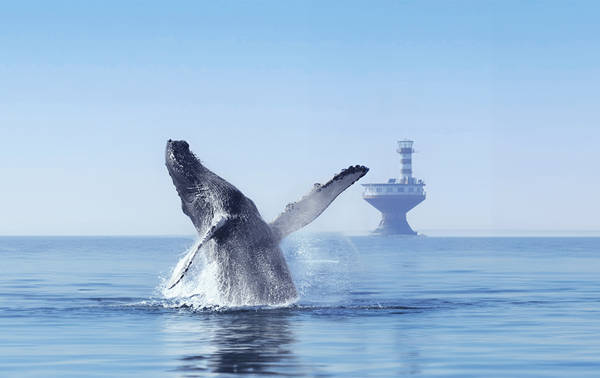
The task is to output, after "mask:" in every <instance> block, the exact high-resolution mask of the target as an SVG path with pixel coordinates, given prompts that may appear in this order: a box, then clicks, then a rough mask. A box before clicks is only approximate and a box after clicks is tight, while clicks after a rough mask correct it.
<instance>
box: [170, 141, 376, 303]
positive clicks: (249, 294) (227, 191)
mask: <svg viewBox="0 0 600 378" xmlns="http://www.w3.org/2000/svg"><path fill="white" fill-rule="evenodd" d="M165 161H166V166H167V170H168V171H169V175H170V176H171V178H172V180H173V184H174V185H175V189H176V190H177V193H178V194H179V197H180V198H181V206H182V210H183V212H184V213H185V214H186V215H187V216H188V217H189V218H190V219H191V221H192V223H193V224H194V227H195V228H196V231H197V232H198V235H199V238H200V239H199V242H198V244H197V248H195V249H192V250H190V251H189V252H188V253H187V255H186V256H184V257H183V258H182V259H181V260H180V261H179V262H178V264H177V266H176V267H175V269H174V271H173V273H172V276H171V279H170V280H169V281H168V283H167V288H168V290H170V289H173V288H174V287H175V286H177V285H181V284H182V282H183V281H185V280H186V273H188V271H189V269H190V267H191V266H192V264H193V262H194V259H195V258H196V257H197V255H198V253H202V254H204V258H205V261H207V262H209V263H213V264H214V265H215V266H216V267H217V272H216V277H217V279H216V280H217V285H218V291H219V295H220V297H221V301H222V302H223V303H227V304H228V305H265V304H268V305H275V304H283V303H289V302H291V301H293V300H295V299H296V298H297V293H296V288H295V286H294V283H293V281H292V277H291V274H290V270H289V268H288V266H287V264H286V261H285V258H284V257H283V253H282V252H281V249H280V247H279V243H280V241H281V240H282V239H283V238H284V237H285V236H287V235H289V234H290V233H292V232H294V231H296V230H298V229H300V228H302V227H304V226H305V225H307V224H309V223H310V222H312V221H313V220H314V219H316V218H317V217H318V216H319V215H320V214H321V213H322V212H323V211H324V210H325V209H326V208H327V207H328V206H329V204H331V202H332V201H333V200H334V199H335V198H336V197H337V196H338V195H339V194H340V193H341V192H343V191H344V190H345V189H346V188H348V187H349V186H350V185H352V184H353V183H355V182H356V181H357V180H358V179H360V178H361V177H363V176H364V175H365V174H366V173H367V172H368V170H369V169H368V168H367V167H364V166H361V165H355V166H350V167H348V168H346V169H344V170H342V171H341V172H340V173H338V174H337V175H335V176H334V177H333V178H332V179H331V180H330V181H328V182H327V183H325V184H323V185H321V184H315V185H314V187H313V189H312V190H311V191H310V192H309V193H308V194H306V195H305V196H304V197H302V198H301V199H300V200H299V201H297V202H294V203H290V204H288V205H287V206H286V208H285V210H284V211H283V212H282V213H281V214H280V215H279V216H278V217H277V218H276V219H275V220H274V221H272V222H271V223H267V222H265V221H264V220H263V218H262V217H261V215H260V213H259V211H258V209H257V208H256V205H255V204H254V202H252V200H251V199H249V198H248V197H246V196H245V195H244V194H242V192H241V191H240V190H238V189H237V188H236V187H235V186H233V185H232V184H230V183H229V182H227V181H226V180H224V179H223V178H221V177H219V176H218V175H217V174H215V173H213V172H212V171H210V170H209V169H208V168H206V167H205V166H204V165H203V164H202V163H201V162H200V160H199V159H198V158H197V157H196V156H195V155H194V154H193V153H192V152H191V151H190V148H189V145H188V143H187V142H186V141H183V140H181V141H173V140H170V139H169V141H168V142H167V148H166V156H165Z"/></svg>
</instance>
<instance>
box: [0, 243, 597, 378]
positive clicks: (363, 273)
mask: <svg viewBox="0 0 600 378" xmlns="http://www.w3.org/2000/svg"><path fill="white" fill-rule="evenodd" d="M193 242H194V240H193V239H191V238H174V237H162V238H150V237H1V238H0V259H1V260H0V376H7V377H27V376H40V377H42V376H43V377H48V376H60V377H69V376H70V377H81V376H119V377H124V376H141V377H153V376H158V377H160V376H165V377H193V376H211V375H215V376H216V375H219V376H221V375H225V376H227V375H237V374H252V375H275V374H277V375H286V376H337V375H348V376H423V377H433V376H444V377H447V376H455V377H527V376H530V377H539V376H547V377H552V376H553V377H586V376H588V377H598V376H600V238H576V237H571V238H508V237H502V238H483V237H478V238H464V237H460V238H458V237H457V238H442V237H409V238H406V237H376V236H344V235H341V234H302V235H293V236H292V237H290V238H289V239H286V240H285V241H284V243H283V245H282V247H283V250H284V253H285V255H286V258H287V261H288V264H289V266H290V268H291V270H292V272H293V275H294V280H295V283H296V286H297V288H298V290H299V292H300V297H299V299H298V301H297V302H296V303H294V304H292V305H289V306H286V307H273V308H271V307H246V308H202V307H198V306H194V305H193V304H187V302H186V300H180V301H176V300H173V299H165V298H163V297H162V295H161V287H162V285H163V283H164V280H165V279H168V277H169V274H170V271H171V269H173V267H174V266H175V264H176V263H177V261H178V260H179V258H181V256H182V254H183V253H185V251H186V250H187V248H189V247H190V246H191V245H192V244H193Z"/></svg>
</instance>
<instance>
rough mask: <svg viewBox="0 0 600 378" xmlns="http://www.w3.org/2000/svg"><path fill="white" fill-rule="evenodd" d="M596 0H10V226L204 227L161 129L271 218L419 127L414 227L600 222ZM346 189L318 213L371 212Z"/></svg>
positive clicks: (394, 166)
mask: <svg viewBox="0 0 600 378" xmlns="http://www.w3.org/2000/svg"><path fill="white" fill-rule="evenodd" d="M597 4H598V3H597V2H594V1H588V2H582V1H579V2H578V1H573V2H566V1H528V2H523V1H436V2H427V1H390V2H385V1H377V2H368V1H364V2H350V1H343V2H342V1H340V2H321V1H315V2H310V1H297V2H296V1H294V2H288V1H285V2H282V1H268V2H267V1H253V2H250V1H248V2H242V1H239V2H216V1H210V2H208V1H207V2H197V1H190V2H151V1H129V2H125V1H114V2H111V1H85V2H83V1H71V2H63V1H52V2H47V1H37V2H31V1H14V2H12V3H11V2H3V3H2V4H1V5H0V140H1V141H2V148H1V149H0V180H1V181H0V183H1V196H0V214H1V216H0V234H5V235H6V234H8V235H14V234H71V235H73V234H192V233H194V230H193V228H192V226H191V223H190V222H189V220H188V219H187V217H185V216H184V215H183V214H182V212H181V209H180V205H179V198H178V197H177V195H176V193H175V190H174V188H173V187H172V183H171V180H170V178H169V177H168V174H167V171H166V169H165V167H164V161H163V150H164V145H165V142H166V140H167V139H168V138H174V139H186V140H188V141H189V142H190V144H191V146H192V149H193V150H194V151H195V152H196V153H197V155H198V156H199V157H200V158H201V159H202V160H203V161H204V163H205V164H206V165H207V166H208V167H209V168H211V169H213V170H214V171H215V172H217V173H218V174H220V175H222V176H223V177H225V178H227V179H228V180H230V181H231V182H232V183H233V184H235V185H237V186H238V187H239V188H240V189H242V190H243V191H244V193H245V194H246V195H248V196H249V197H250V198H252V199H253V200H254V201H255V202H256V204H257V206H258V207H259V209H260V210H261V212H262V214H263V216H264V217H265V218H266V219H268V220H270V219H272V218H273V217H275V216H276V215H277V214H278V213H279V212H280V211H281V210H282V209H283V208H284V206H285V204H286V203H287V202H289V201H292V200H296V199H298V198H299V197H300V196H302V195H303V194H304V193H305V192H306V191H308V190H309V189H310V187H311V186H312V184H313V183H314V182H317V181H321V182H323V181H326V180H328V179H329V178H330V177H331V176H332V175H333V174H334V173H335V172H337V171H339V170H340V169H341V168H342V167H345V166H347V165H349V164H356V163H360V164H365V165H367V166H369V167H370V168H371V172H370V173H369V174H368V176H366V177H365V178H364V179H363V180H364V181H365V182H369V181H371V182H374V181H380V180H386V179H387V178H388V177H392V176H397V175H399V161H398V160H399V159H398V156H397V155H396V153H395V152H394V150H395V141H396V140H398V139H402V138H411V139H414V140H415V147H416V149H417V150H418V151H419V153H418V154H417V155H416V156H415V157H414V171H415V174H416V175H417V176H419V177H422V178H424V179H425V180H426V182H427V184H428V186H427V190H428V198H427V200H426V201H425V202H424V203H422V204H421V205H419V207H418V208H416V209H415V210H414V211H413V212H411V213H410V217H409V219H410V221H411V223H412V224H413V225H414V226H415V228H416V229H419V230H430V229H454V230H461V229H484V230H506V229H518V230H600V217H599V216H598V214H600V200H599V199H598V193H599V192H600V177H599V175H598V167H597V165H598V163H599V162H600V152H598V151H599V144H600V127H599V121H600V111H599V110H598V109H600V105H599V100H600V96H599V91H600V43H599V42H600V24H599V23H598V15H599V14H600V6H599V5H597ZM360 194H361V188H360V187H359V186H355V187H352V188H351V189H350V190H348V191H347V192H345V193H344V194H343V195H342V196H341V197H340V198H339V199H338V200H337V201H336V202H335V203H334V204H333V205H332V206H331V207H330V208H329V209H328V211H327V212H326V213H324V214H323V215H322V216H321V217H320V218H319V219H318V220H317V221H315V222H314V223H313V224H312V225H311V226H309V230H313V231H321V230H348V231H360V230H369V229H371V228H374V227H375V226H376V225H377V222H378V217H379V215H378V213H377V212H376V211H375V210H374V209H372V208H371V207H370V206H369V205H368V204H366V203H364V201H362V200H361V198H360Z"/></svg>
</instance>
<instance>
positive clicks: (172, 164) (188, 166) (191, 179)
mask: <svg viewBox="0 0 600 378" xmlns="http://www.w3.org/2000/svg"><path fill="white" fill-rule="evenodd" d="M165 164H166V165H167V169H168V170H169V175H171V177H172V178H173V183H174V184H175V187H176V188H177V189H178V190H179V188H180V187H182V188H183V187H186V186H192V185H195V184H197V181H198V178H199V177H198V174H199V173H200V172H201V171H202V168H203V167H202V164H201V163H200V161H199V160H198V158H196V156H195V155H194V154H193V153H192V151H190V146H189V144H188V143H187V142H186V141H185V140H171V139H169V141H168V142H167V150H166V154H165Z"/></svg>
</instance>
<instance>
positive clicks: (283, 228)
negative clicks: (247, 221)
mask: <svg viewBox="0 0 600 378" xmlns="http://www.w3.org/2000/svg"><path fill="white" fill-rule="evenodd" d="M368 171H369V168H367V167H365V166H362V165H355V166H351V167H348V168H346V169H344V170H342V171H341V172H340V173H338V174H337V175H335V176H334V177H333V178H332V179H331V180H329V182H327V183H326V184H325V185H321V184H315V186H314V188H313V189H312V190H311V191H310V192H309V193H308V194H307V195H305V196H304V197H302V198H301V199H300V200H299V201H298V202H293V203H290V204H288V205H287V206H286V207H285V211H284V212H283V213H281V214H280V215H279V216H278V217H277V219H275V220H274V221H273V222H272V223H271V224H270V226H271V229H273V231H274V232H275V233H276V234H277V235H278V236H279V238H280V239H283V238H284V237H285V236H287V235H289V234H291V233H292V232H294V231H297V230H299V229H300V228H302V227H304V226H306V225H307V224H309V223H310V222H312V221H313V220H315V219H316V218H317V217H318V216H319V215H320V214H321V213H322V212H323V211H324V210H325V209H326V208H327V206H329V204H330V203H331V202H333V200H334V199H335V198H336V197H337V196H338V195H339V194H340V193H341V192H343V191H344V190H345V189H346V188H347V187H349V186H350V185H352V184H354V183H355V182H356V181H358V179H360V178H361V177H363V176H364V175H366V174H367V172H368Z"/></svg>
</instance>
